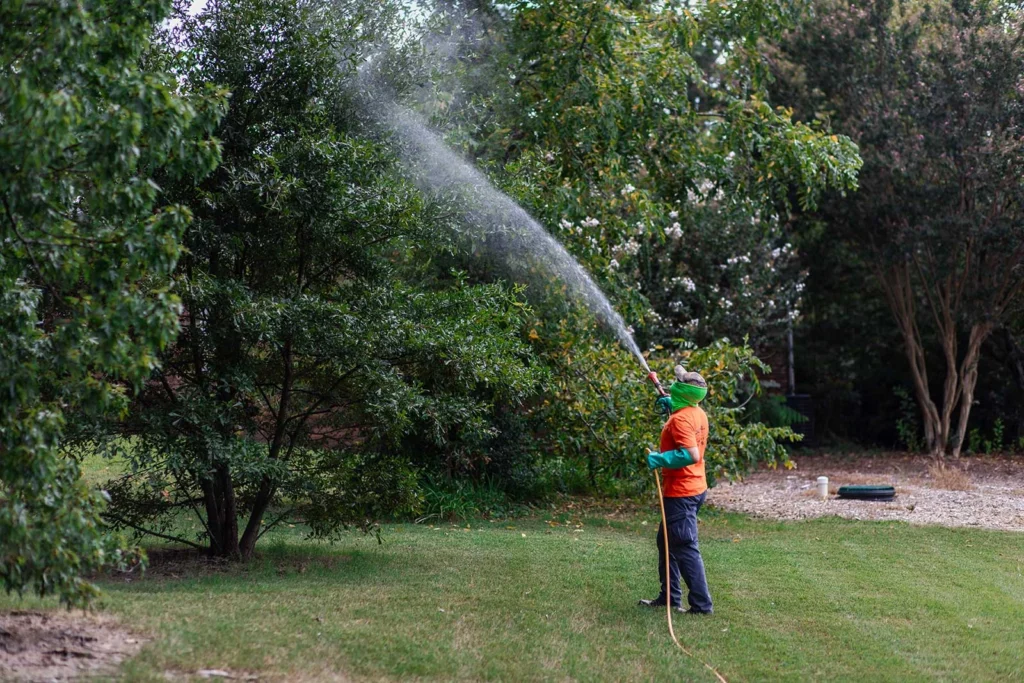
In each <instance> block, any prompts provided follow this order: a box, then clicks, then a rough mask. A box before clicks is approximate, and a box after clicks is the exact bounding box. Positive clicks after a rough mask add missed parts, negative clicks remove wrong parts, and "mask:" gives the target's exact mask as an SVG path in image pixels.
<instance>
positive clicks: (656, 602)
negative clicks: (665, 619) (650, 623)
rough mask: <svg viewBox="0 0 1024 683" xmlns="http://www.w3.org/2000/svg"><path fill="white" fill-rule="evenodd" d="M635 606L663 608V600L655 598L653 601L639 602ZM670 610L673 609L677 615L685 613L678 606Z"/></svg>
mask: <svg viewBox="0 0 1024 683" xmlns="http://www.w3.org/2000/svg"><path fill="white" fill-rule="evenodd" d="M637 604H638V605H639V606H640V607H664V606H665V599H664V598H655V599H653V600H641V601H640V602H638V603H637ZM672 609H674V610H675V611H677V612H679V613H683V612H685V611H686V610H684V609H683V608H682V607H679V606H678V605H677V606H675V607H673V608H672Z"/></svg>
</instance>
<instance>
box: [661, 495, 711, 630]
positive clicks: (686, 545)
mask: <svg viewBox="0 0 1024 683" xmlns="http://www.w3.org/2000/svg"><path fill="white" fill-rule="evenodd" d="M707 495H708V494H707V491H705V492H704V493H702V494H700V495H699V496H689V497H687V498H665V519H666V520H667V522H668V550H669V571H670V573H671V583H670V586H671V589H672V590H671V591H670V595H671V596H672V604H673V605H674V606H677V607H681V606H682V602H683V591H682V581H685V582H686V588H687V590H689V592H690V594H689V603H690V609H691V610H693V611H695V612H710V611H711V594H710V593H709V592H708V580H707V578H706V577H705V576H704V560H703V559H702V558H701V556H700V548H699V547H698V545H697V511H698V510H700V506H701V505H703V504H704V499H705V498H706V497H707ZM664 539H665V536H664V533H663V532H662V529H661V525H660V524H659V525H658V576H659V578H660V579H661V594H660V595H659V596H658V598H659V601H660V600H663V599H664V598H665V540H664ZM680 575H681V576H682V581H681V580H680Z"/></svg>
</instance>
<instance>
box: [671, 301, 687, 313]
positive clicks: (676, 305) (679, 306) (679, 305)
mask: <svg viewBox="0 0 1024 683" xmlns="http://www.w3.org/2000/svg"><path fill="white" fill-rule="evenodd" d="M668 310H670V311H672V312H673V313H678V312H679V311H681V310H683V302H682V301H672V302H670V303H669V305H668Z"/></svg>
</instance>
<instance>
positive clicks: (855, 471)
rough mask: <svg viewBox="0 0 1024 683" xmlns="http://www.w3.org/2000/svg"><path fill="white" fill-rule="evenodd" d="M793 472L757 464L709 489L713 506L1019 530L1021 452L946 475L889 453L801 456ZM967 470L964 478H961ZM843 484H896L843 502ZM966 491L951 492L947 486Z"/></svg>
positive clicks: (1023, 509)
mask: <svg viewBox="0 0 1024 683" xmlns="http://www.w3.org/2000/svg"><path fill="white" fill-rule="evenodd" d="M794 460H795V461H796V463H797V467H796V468H795V469H792V470H783V469H781V468H780V469H778V470H767V469H765V470H762V471H759V472H757V473H755V474H753V475H751V476H750V477H748V478H747V479H745V480H744V481H742V482H740V483H735V484H727V483H726V484H720V485H718V486H716V487H715V488H714V489H712V491H711V493H710V495H709V502H710V503H712V504H714V505H715V506H717V507H720V508H724V509H727V510H734V511H737V512H745V513H747V514H751V515H754V516H757V517H768V518H771V519H808V518H811V517H825V516H832V515H834V516H838V517H846V518H848V519H874V520H900V521H904V522H910V523H911V524H937V525H941V526H948V527H976V528H983V529H1000V530H1004V531H1024V457H1020V456H1017V457H1012V456H1011V457H1005V458H998V457H991V458H970V459H965V460H964V461H963V462H962V463H958V464H957V465H956V468H957V470H963V474H960V473H959V472H954V473H953V474H945V475H944V473H942V472H938V471H936V470H935V469H934V463H933V461H932V460H930V459H927V458H920V457H917V458H909V457H906V456H897V455H894V456H887V457H875V458H860V459H856V458H851V457H848V456H806V457H799V458H795V459H794ZM821 475H824V476H827V477H828V478H829V496H828V498H827V499H825V500H821V499H819V498H818V497H817V495H816V492H815V480H816V479H817V478H818V477H819V476H821ZM964 475H966V476H964ZM844 484H882V485H890V486H894V487H895V488H896V497H895V498H894V499H893V500H892V501H888V502H868V501H857V500H842V499H839V498H837V497H836V495H835V492H836V490H837V489H838V488H839V487H840V486H842V485H844ZM950 486H953V487H963V486H966V487H967V489H966V490H949V489H948V488H946V487H950Z"/></svg>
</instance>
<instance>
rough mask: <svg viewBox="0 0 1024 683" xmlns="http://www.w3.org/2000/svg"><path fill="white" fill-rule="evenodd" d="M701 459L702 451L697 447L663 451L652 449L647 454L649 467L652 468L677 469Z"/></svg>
mask: <svg viewBox="0 0 1024 683" xmlns="http://www.w3.org/2000/svg"><path fill="white" fill-rule="evenodd" d="M699 461H700V451H699V450H698V449H696V448H694V449H689V448H677V449H676V450H673V451H662V452H661V453H656V452H655V451H651V452H650V453H648V454H647V467H648V469H652V470H653V469H655V468H657V467H667V468H668V469H676V468H678V467H686V466H688V465H692V464H694V463H695V462H699Z"/></svg>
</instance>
